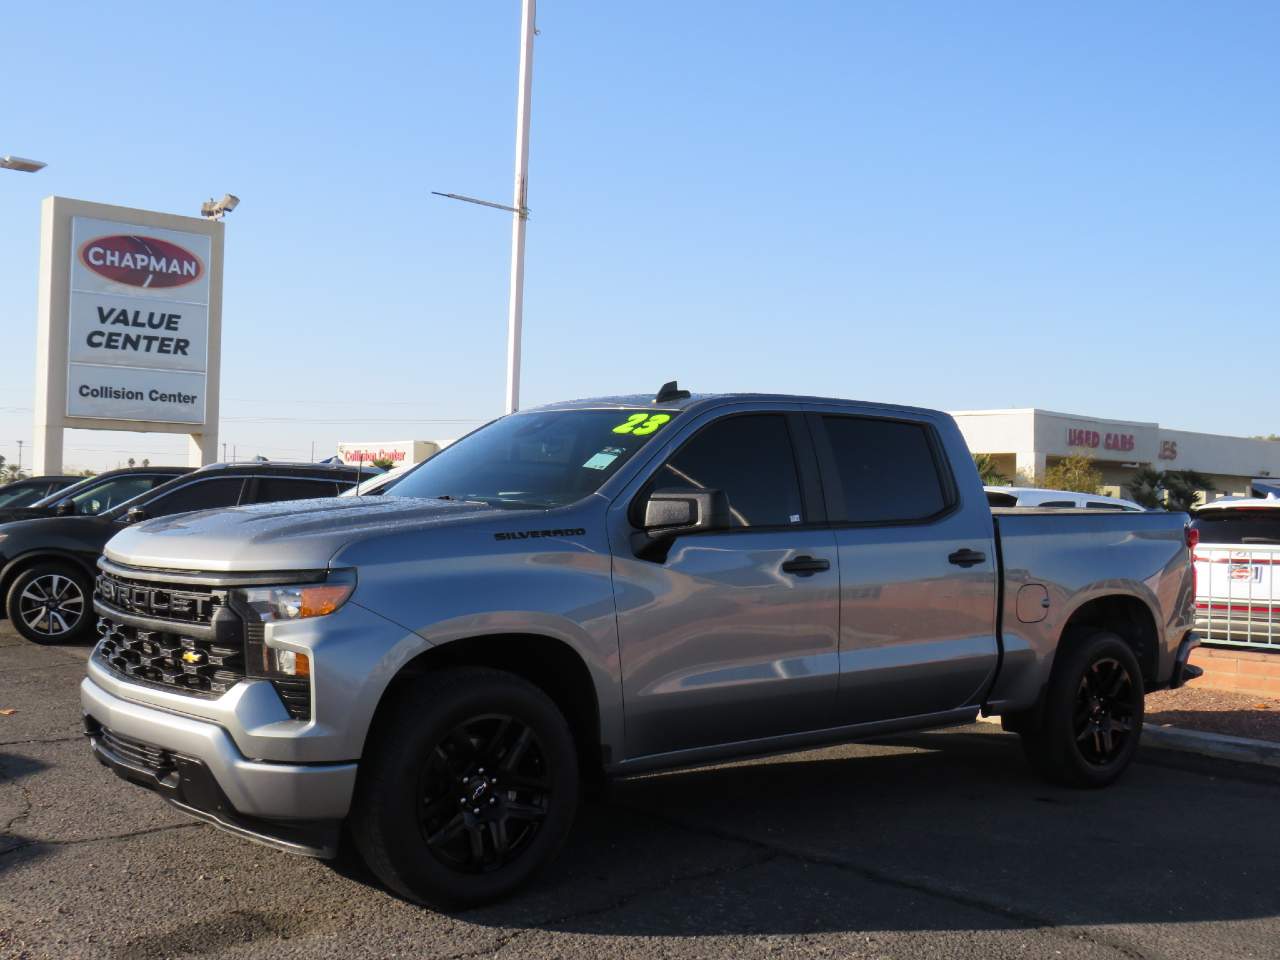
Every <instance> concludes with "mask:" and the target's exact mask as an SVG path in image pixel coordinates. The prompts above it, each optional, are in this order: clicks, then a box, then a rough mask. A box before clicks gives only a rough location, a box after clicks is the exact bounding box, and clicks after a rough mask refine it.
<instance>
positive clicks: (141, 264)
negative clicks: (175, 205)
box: [80, 234, 204, 287]
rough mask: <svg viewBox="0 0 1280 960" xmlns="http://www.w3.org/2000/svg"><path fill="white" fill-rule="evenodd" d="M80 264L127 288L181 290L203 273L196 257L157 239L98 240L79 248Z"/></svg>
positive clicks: (112, 238) (119, 237)
mask: <svg viewBox="0 0 1280 960" xmlns="http://www.w3.org/2000/svg"><path fill="white" fill-rule="evenodd" d="M80 262H81V263H83V264H84V265H85V266H86V267H88V268H89V269H90V270H92V271H93V272H94V273H96V274H98V275H99V276H102V277H106V278H107V279H108V280H113V281H115V282H116V283H125V284H128V285H129V286H131V287H181V286H184V285H185V284H188V283H194V282H195V281H196V280H199V279H200V276H201V275H202V274H203V273H204V264H203V263H202V262H201V261H200V258H199V257H197V256H196V255H195V254H194V253H192V252H191V251H190V250H188V249H186V248H185V247H180V246H178V245H177V244H176V243H171V242H170V241H168V240H161V239H160V238H159V237H139V236H124V235H122V234H118V235H116V236H111V237H98V239H96V240H90V241H89V242H88V243H86V244H85V245H84V246H82V247H81V248H80Z"/></svg>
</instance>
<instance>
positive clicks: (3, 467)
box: [0, 457, 27, 483]
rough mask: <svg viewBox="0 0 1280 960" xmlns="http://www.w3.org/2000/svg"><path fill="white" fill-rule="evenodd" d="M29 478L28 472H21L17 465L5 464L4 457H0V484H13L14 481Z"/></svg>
mask: <svg viewBox="0 0 1280 960" xmlns="http://www.w3.org/2000/svg"><path fill="white" fill-rule="evenodd" d="M25 476H27V474H26V472H25V471H23V470H19V469H18V467H17V464H13V463H8V464H6V463H5V462H4V457H0V483H12V482H13V481H14V480H21V479H22V478H23V477H25Z"/></svg>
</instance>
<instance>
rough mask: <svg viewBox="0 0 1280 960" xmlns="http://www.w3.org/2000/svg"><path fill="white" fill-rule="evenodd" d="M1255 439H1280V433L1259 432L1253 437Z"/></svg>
mask: <svg viewBox="0 0 1280 960" xmlns="http://www.w3.org/2000/svg"><path fill="white" fill-rule="evenodd" d="M1253 439H1255V440H1280V433H1266V434H1262V433H1259V434H1257V435H1256V436H1254V438H1253Z"/></svg>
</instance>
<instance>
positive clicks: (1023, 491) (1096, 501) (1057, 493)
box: [985, 487, 1144, 513]
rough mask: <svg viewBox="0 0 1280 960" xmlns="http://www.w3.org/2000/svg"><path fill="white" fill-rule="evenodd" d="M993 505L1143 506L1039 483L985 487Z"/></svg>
mask: <svg viewBox="0 0 1280 960" xmlns="http://www.w3.org/2000/svg"><path fill="white" fill-rule="evenodd" d="M985 489H986V491H987V500H988V502H989V503H990V504H991V506H993V507H1040V508H1041V509H1045V508H1057V509H1059V510H1128V511H1129V512H1131V513H1142V512H1143V509H1144V508H1143V506H1142V505H1141V504H1138V503H1134V502H1133V501H1132V500H1122V499H1120V498H1119V497H1104V496H1103V495H1102V494H1100V493H1073V492H1072V491H1070V490H1042V489H1040V488H1039V487H986V488H985Z"/></svg>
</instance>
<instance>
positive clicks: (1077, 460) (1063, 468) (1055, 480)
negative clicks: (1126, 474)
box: [1042, 453, 1102, 493]
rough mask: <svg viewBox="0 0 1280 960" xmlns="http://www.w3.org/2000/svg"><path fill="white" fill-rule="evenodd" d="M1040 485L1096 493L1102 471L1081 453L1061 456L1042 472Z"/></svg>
mask: <svg viewBox="0 0 1280 960" xmlns="http://www.w3.org/2000/svg"><path fill="white" fill-rule="evenodd" d="M1042 485H1043V486H1045V487H1047V488H1049V489H1050V490H1069V491H1071V492H1072V493H1097V492H1098V488H1099V487H1101V486H1102V471H1100V470H1099V469H1098V468H1097V467H1096V466H1094V464H1093V460H1092V458H1090V457H1087V456H1085V455H1084V454H1083V453H1073V454H1071V455H1070V456H1068V457H1063V458H1062V459H1061V460H1059V461H1058V462H1057V463H1055V464H1054V465H1053V466H1052V467H1050V468H1049V469H1048V470H1046V471H1045V472H1044V480H1043V482H1042Z"/></svg>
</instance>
